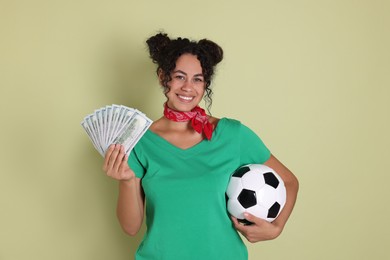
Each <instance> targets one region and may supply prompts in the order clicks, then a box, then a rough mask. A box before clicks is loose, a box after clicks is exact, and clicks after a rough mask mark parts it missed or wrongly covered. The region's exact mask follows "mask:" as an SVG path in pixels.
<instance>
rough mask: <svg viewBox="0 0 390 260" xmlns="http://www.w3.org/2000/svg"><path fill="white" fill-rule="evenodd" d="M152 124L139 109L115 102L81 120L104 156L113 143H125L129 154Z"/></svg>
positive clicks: (96, 147) (97, 148)
mask: <svg viewBox="0 0 390 260" xmlns="http://www.w3.org/2000/svg"><path fill="white" fill-rule="evenodd" d="M151 124H152V120H150V119H149V118H148V117H147V116H146V115H145V114H144V113H142V112H140V111H139V110H137V109H134V108H130V107H126V106H122V105H115V104H114V105H111V106H105V107H102V108H100V109H96V110H95V112H94V113H92V114H89V115H87V116H86V117H85V118H84V120H83V121H82V122H81V125H82V126H83V127H84V129H85V131H86V132H87V134H88V136H89V138H90V139H91V141H92V143H93V145H94V147H95V149H96V150H97V151H98V152H99V153H100V154H101V155H102V156H103V157H104V156H105V153H106V150H107V148H108V147H109V146H110V145H111V144H121V145H124V147H125V151H126V154H127V155H129V154H130V152H131V150H132V149H133V148H134V146H135V145H136V143H137V142H138V141H139V139H140V138H141V137H142V136H143V135H144V134H145V132H146V130H147V129H148V128H149V126H150V125H151Z"/></svg>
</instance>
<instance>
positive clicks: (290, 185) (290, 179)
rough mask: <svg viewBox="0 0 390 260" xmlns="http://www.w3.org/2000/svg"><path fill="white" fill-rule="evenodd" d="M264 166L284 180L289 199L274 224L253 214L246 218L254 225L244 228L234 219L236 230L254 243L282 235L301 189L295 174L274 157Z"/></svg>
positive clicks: (247, 215)
mask: <svg viewBox="0 0 390 260" xmlns="http://www.w3.org/2000/svg"><path fill="white" fill-rule="evenodd" d="M264 165H267V166H268V167H271V168H272V169H274V170H275V171H276V172H277V173H278V174H279V175H280V177H281V178H282V179H283V181H284V185H285V186H286V193H287V198H286V204H285V206H284V208H283V210H282V212H281V213H280V214H279V216H278V217H277V218H276V219H275V221H273V222H272V223H269V222H267V221H266V220H263V219H260V218H256V217H255V216H253V215H251V214H246V215H245V218H246V219H247V220H249V221H251V222H253V223H254V224H253V225H250V226H243V225H242V224H239V223H238V222H237V219H235V218H233V217H232V220H233V223H234V226H235V228H236V229H237V230H238V231H239V232H240V233H241V234H242V235H243V236H245V237H246V238H247V239H248V241H249V242H252V243H254V242H258V241H264V240H270V239H274V238H276V237H278V236H279V235H280V234H281V232H282V231H283V228H284V226H285V225H286V222H287V220H288V218H289V217H290V215H291V212H292V210H293V208H294V205H295V201H296V199H297V193H298V187H299V183H298V179H297V178H296V177H295V176H294V174H293V173H292V172H291V171H290V170H289V169H287V167H286V166H284V165H283V164H282V163H281V162H280V161H279V160H278V159H276V157H274V156H273V155H271V157H270V158H269V159H268V160H267V161H266V162H265V163H264Z"/></svg>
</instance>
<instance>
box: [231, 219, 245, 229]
mask: <svg viewBox="0 0 390 260" xmlns="http://www.w3.org/2000/svg"><path fill="white" fill-rule="evenodd" d="M230 218H231V219H232V221H233V224H234V227H235V228H236V229H237V230H238V231H239V232H241V233H242V232H243V231H244V229H245V226H244V225H242V224H240V222H238V220H237V218H235V217H233V216H231V217H230Z"/></svg>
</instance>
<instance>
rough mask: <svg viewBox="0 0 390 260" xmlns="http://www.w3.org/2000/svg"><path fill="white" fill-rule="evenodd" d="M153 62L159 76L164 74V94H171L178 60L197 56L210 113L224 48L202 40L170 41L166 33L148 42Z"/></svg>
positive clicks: (153, 37)
mask: <svg viewBox="0 0 390 260" xmlns="http://www.w3.org/2000/svg"><path fill="white" fill-rule="evenodd" d="M146 43H147V45H148V47H149V54H150V58H151V59H152V61H153V62H154V63H155V64H157V70H156V72H157V74H159V72H160V71H161V72H162V75H163V79H162V86H163V88H164V94H166V93H168V92H169V86H168V82H169V81H171V80H172V78H171V72H172V71H173V70H174V69H175V67H176V61H177V59H178V58H179V57H180V56H181V55H183V54H186V53H189V54H192V55H195V56H196V57H197V58H198V60H199V61H200V64H201V66H202V72H203V77H204V79H205V83H206V84H205V92H206V95H205V96H204V99H205V101H206V104H207V109H208V111H209V112H210V107H211V104H212V94H213V91H212V90H211V88H210V85H211V79H212V77H213V75H214V70H215V66H216V65H217V64H218V63H219V62H221V61H222V59H223V50H222V48H221V47H220V46H219V45H218V44H216V43H215V42H213V41H210V40H207V39H202V40H199V41H198V42H196V41H192V40H189V39H187V38H181V37H179V38H177V39H170V38H169V37H168V35H167V34H166V33H162V32H160V33H158V34H156V35H154V36H152V37H150V38H149V39H148V40H147V41H146Z"/></svg>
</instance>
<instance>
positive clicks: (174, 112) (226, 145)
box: [103, 33, 298, 260]
mask: <svg viewBox="0 0 390 260" xmlns="http://www.w3.org/2000/svg"><path fill="white" fill-rule="evenodd" d="M147 44H148V47H149V52H150V57H151V59H152V60H153V62H154V63H156V64H157V67H158V68H157V74H158V78H159V81H160V84H161V86H162V87H163V89H164V94H165V96H166V98H167V101H166V103H165V104H164V116H163V117H161V118H160V119H158V120H156V121H155V122H154V123H153V124H152V125H151V127H150V129H149V130H148V131H147V132H146V133H145V135H144V136H143V137H142V138H141V140H140V141H139V142H138V144H137V145H136V146H135V148H134V149H133V151H132V152H131V154H130V157H129V158H127V156H125V151H124V148H123V147H122V146H120V145H112V146H110V148H109V150H108V151H107V153H106V157H105V162H104V166H103V168H104V171H105V172H106V173H107V175H108V176H110V177H112V178H114V179H115V180H118V181H119V197H118V206H117V215H118V219H119V222H120V224H121V226H122V228H123V229H124V231H125V232H126V233H128V234H130V235H135V234H137V232H138V231H139V229H140V227H141V224H142V222H143V218H144V215H145V213H144V208H146V224H147V231H146V234H145V237H144V239H143V241H142V243H141V245H140V246H139V248H138V250H137V253H136V259H169V260H172V259H173V260H174V259H186V260H188V259H224V260H226V259H235V260H237V259H247V258H248V255H247V249H246V247H245V245H244V243H243V242H242V240H241V238H240V236H239V235H238V233H237V232H236V230H237V231H239V232H240V233H241V234H242V235H243V236H244V237H246V239H248V241H250V242H258V241H263V240H270V239H274V238H276V237H277V236H279V235H280V233H281V232H282V230H283V227H284V226H285V224H286V222H287V219H288V217H289V216H290V214H291V211H292V209H293V207H294V203H295V200H296V195H297V191H298V181H297V179H296V177H295V176H294V175H293V174H292V173H291V172H290V171H289V170H288V169H287V168H286V167H285V166H284V165H283V164H282V163H280V162H279V161H278V160H277V159H276V158H275V157H274V156H273V155H272V154H271V153H270V151H269V150H268V149H267V147H266V146H265V145H264V144H263V142H262V141H261V139H260V138H259V137H258V136H257V135H256V134H255V133H254V132H253V131H251V130H250V129H249V128H247V127H246V126H244V125H243V124H241V123H240V122H239V121H237V120H233V119H229V118H221V119H218V118H215V117H212V116H209V115H206V114H205V112H204V110H203V109H201V108H200V107H199V106H198V104H199V102H200V101H201V100H202V98H206V100H207V101H209V102H210V104H211V93H212V92H211V89H210V84H211V78H212V76H213V73H214V68H215V66H216V65H217V64H218V63H219V62H220V61H221V60H222V58H223V51H222V49H221V47H219V46H218V45H217V44H216V43H214V42H212V41H209V40H206V39H204V40H200V41H199V42H195V41H190V40H188V39H182V38H177V39H170V38H169V37H168V36H167V35H166V34H162V33H159V34H157V35H155V36H152V37H150V38H149V39H148V40H147ZM248 163H261V164H265V165H267V166H269V167H271V168H273V169H274V170H275V171H276V172H277V173H278V174H279V175H280V176H281V177H282V179H283V180H284V182H285V186H286V190H287V202H286V204H285V207H284V209H283V210H282V212H281V213H280V215H279V217H278V218H277V219H276V220H275V221H274V222H272V223H269V222H267V221H265V220H262V219H259V218H256V217H254V216H252V215H247V216H246V219H247V220H249V221H251V222H253V223H254V224H253V225H250V226H244V225H241V224H239V223H238V222H237V219H235V218H234V217H230V216H229V215H228V213H227V211H226V201H225V191H226V187H227V184H228V181H229V177H230V174H231V173H232V172H233V171H234V170H235V169H237V168H238V167H239V166H241V165H244V164H248ZM145 202H147V203H145Z"/></svg>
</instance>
